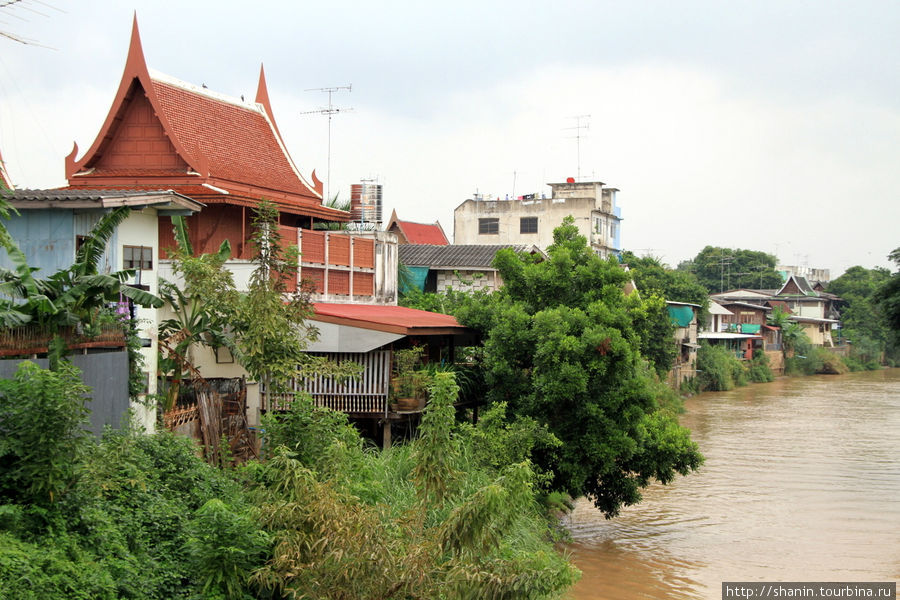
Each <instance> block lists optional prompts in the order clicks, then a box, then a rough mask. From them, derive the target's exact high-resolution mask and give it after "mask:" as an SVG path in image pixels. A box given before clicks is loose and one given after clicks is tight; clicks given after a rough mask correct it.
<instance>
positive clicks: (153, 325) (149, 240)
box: [113, 208, 159, 431]
mask: <svg viewBox="0 0 900 600" xmlns="http://www.w3.org/2000/svg"><path fill="white" fill-rule="evenodd" d="M158 223H159V219H158V216H157V212H156V209H154V208H145V209H143V210H140V211H138V210H133V211H131V214H130V215H129V217H128V218H127V219H125V221H124V222H123V223H122V224H121V225H119V227H118V229H117V230H116V236H115V238H114V243H115V244H116V248H115V253H114V254H113V255H114V256H115V260H116V267H115V268H116V270H122V269H124V268H125V267H124V265H123V260H122V259H123V252H122V247H123V246H148V247H150V248H152V249H153V250H152V256H153V268H152V269H150V270H141V271H136V273H135V276H134V277H133V278H132V279H131V280H130V281H128V283H134V284H137V283H140V284H141V285H146V286H149V288H150V289H149V292H150V293H151V294H157V293H158V292H159V279H158V268H159V260H158V256H159V229H158ZM137 318H138V322H139V335H140V336H141V338H143V339H149V340H150V347H148V348H142V349H141V354H142V355H143V356H144V368H143V370H144V372H145V373H146V377H147V382H148V385H147V390H148V392H149V393H150V394H155V393H156V356H157V348H158V346H157V340H158V336H157V329H158V327H159V311H157V310H156V309H154V308H143V307H137ZM132 409H133V410H134V413H135V415H136V416H137V418H138V420H139V421H140V422H141V424H142V425H143V426H144V427H145V428H146V429H147V430H148V431H153V429H154V427H155V425H156V411H155V410H151V409H147V408H146V407H144V406H143V405H141V404H136V405H133V406H132Z"/></svg>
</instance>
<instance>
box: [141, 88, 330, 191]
mask: <svg viewBox="0 0 900 600" xmlns="http://www.w3.org/2000/svg"><path fill="white" fill-rule="evenodd" d="M153 88H154V91H155V92H156V96H157V98H159V101H160V106H161V108H162V110H163V111H164V112H165V116H166V119H167V120H168V122H169V125H170V127H171V133H172V134H174V135H175V136H177V138H178V141H179V142H181V145H182V146H183V147H184V148H186V149H188V151H189V152H190V151H192V150H193V149H195V148H196V149H198V150H199V151H200V153H201V154H202V155H203V156H204V157H205V158H206V159H207V160H208V161H209V175H210V177H214V178H217V179H227V180H229V181H236V182H240V183H244V184H248V185H253V186H258V187H263V188H268V189H272V190H279V191H284V192H289V193H293V194H298V195H300V196H306V197H309V198H311V199H313V198H316V199H317V200H318V198H317V196H316V194H315V192H313V190H311V189H310V188H309V186H307V185H305V184H304V182H303V181H302V180H301V179H300V177H299V175H298V174H297V172H296V171H295V170H294V167H293V165H292V164H291V163H290V160H289V159H288V158H287V155H286V152H285V150H284V148H283V147H282V146H281V144H280V143H279V140H278V137H277V134H276V133H275V130H274V128H273V126H272V124H271V123H270V122H269V120H268V118H267V117H266V114H265V111H264V110H263V108H262V107H261V106H260V105H257V104H252V105H250V104H245V105H240V106H239V105H237V104H232V103H230V102H227V101H225V100H222V99H218V98H215V97H213V96H211V95H207V94H203V93H198V92H195V91H192V90H190V89H187V88H185V87H180V86H177V85H173V84H170V83H167V82H163V81H160V80H158V79H156V78H154V79H153Z"/></svg>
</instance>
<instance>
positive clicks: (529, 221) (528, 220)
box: [519, 217, 538, 233]
mask: <svg viewBox="0 0 900 600" xmlns="http://www.w3.org/2000/svg"><path fill="white" fill-rule="evenodd" d="M537 221H538V218H537V217H522V218H521V219H519V233H537Z"/></svg>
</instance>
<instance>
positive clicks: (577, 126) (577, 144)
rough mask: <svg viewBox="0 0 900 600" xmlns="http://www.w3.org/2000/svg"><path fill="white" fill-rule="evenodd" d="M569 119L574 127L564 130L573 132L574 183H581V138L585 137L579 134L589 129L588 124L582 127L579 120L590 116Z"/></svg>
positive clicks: (577, 116) (589, 125)
mask: <svg viewBox="0 0 900 600" xmlns="http://www.w3.org/2000/svg"><path fill="white" fill-rule="evenodd" d="M569 118H570V119H575V127H566V128H565V129H566V130H570V129H574V130H575V147H576V148H577V152H578V163H577V168H578V170H577V177H576V178H575V181H581V138H582V137H585V136H583V135H582V134H581V130H582V129H590V128H591V124H590V123H584V124H583V125H582V123H581V120H582V119H590V118H591V115H576V116H574V117H569Z"/></svg>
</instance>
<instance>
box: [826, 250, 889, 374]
mask: <svg viewBox="0 0 900 600" xmlns="http://www.w3.org/2000/svg"><path fill="white" fill-rule="evenodd" d="M889 258H891V260H893V261H894V262H895V263H896V264H897V266H898V267H900V248H898V249H896V250H894V252H892V253H891V254H890V255H889ZM828 292H830V293H833V294H837V295H838V296H840V297H841V300H842V301H843V302H842V306H841V322H842V325H843V328H842V329H840V330H838V332H837V333H838V336H839V337H838V340H837V341H839V342H849V343H850V356H849V357H848V360H847V361H846V362H847V363H848V366H850V368H851V369H854V370H859V369H873V368H879V367H880V366H881V364H882V363H888V364H896V363H897V362H900V316H898V315H900V270H898V271H897V272H896V273H894V274H893V275H892V274H891V272H890V271H889V270H888V269H884V268H881V267H876V268H873V269H866V268H863V267H860V266H854V267H850V268H849V269H847V271H845V272H844V274H843V275H841V276H840V277H838V278H837V279H835V280H834V281H832V282H831V283H829V284H828Z"/></svg>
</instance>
